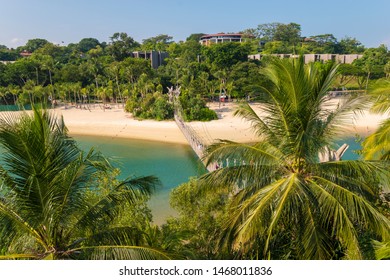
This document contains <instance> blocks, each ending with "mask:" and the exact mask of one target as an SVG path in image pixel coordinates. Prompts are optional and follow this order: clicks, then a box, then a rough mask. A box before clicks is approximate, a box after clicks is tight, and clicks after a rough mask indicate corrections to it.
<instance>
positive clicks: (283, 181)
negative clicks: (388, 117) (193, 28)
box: [199, 59, 390, 259]
mask: <svg viewBox="0 0 390 280" xmlns="http://www.w3.org/2000/svg"><path fill="white" fill-rule="evenodd" d="M263 73H264V75H265V77H267V79H268V80H269V82H268V83H266V84H264V86H263V92H264V93H265V95H264V96H263V97H262V100H260V101H261V102H262V106H263V110H264V111H266V112H268V114H267V115H263V116H258V115H257V114H256V113H255V112H254V111H253V109H252V108H251V107H250V106H249V105H248V104H244V105H242V107H241V108H240V109H239V110H238V111H237V112H236V114H237V115H239V116H241V117H243V118H245V119H247V120H248V121H250V122H251V123H252V127H253V130H254V131H255V133H256V134H257V135H258V136H259V141H258V142H256V143H254V144H242V143H235V142H231V141H220V142H219V143H215V144H213V145H211V146H210V147H209V148H208V154H207V157H206V159H207V162H206V164H214V163H215V162H220V161H222V162H226V160H227V159H229V162H232V159H235V160H236V164H230V165H229V166H226V167H223V168H220V169H218V170H216V171H214V172H211V173H209V174H206V175H204V176H203V177H202V178H201V179H200V183H199V184H200V185H199V191H200V192H205V193H210V194H211V193H216V192H218V191H221V190H229V191H230V193H231V197H232V201H231V203H229V217H228V218H227V219H226V221H225V222H224V225H225V229H224V231H223V235H222V237H223V239H222V241H223V245H224V246H225V247H224V248H226V250H228V251H233V252H235V254H237V255H239V256H241V257H245V258H250V257H251V258H266V259H269V258H271V259H281V258H289V259H360V258H364V257H365V256H369V255H370V254H369V253H367V254H366V251H367V252H368V251H370V250H369V249H368V248H366V247H365V244H366V239H365V238H364V236H362V234H361V233H363V232H369V233H370V234H369V236H370V237H371V238H375V239H378V240H381V241H383V240H388V238H389V237H390V236H389V232H390V231H389V230H390V221H389V219H388V218H387V217H386V216H385V215H384V214H383V213H382V212H381V211H380V210H379V209H378V208H377V206H376V204H377V202H378V200H379V191H380V188H381V184H383V183H385V181H383V180H382V178H386V168H387V165H386V163H385V162H378V161H372V162H365V161H350V160H342V161H326V160H325V161H324V160H322V161H321V162H319V155H321V154H323V153H324V152H326V147H332V146H333V143H334V141H335V139H336V138H337V135H339V133H341V132H342V129H343V121H344V120H346V119H349V118H350V117H351V114H352V113H353V112H354V111H357V110H362V109H363V108H364V105H365V103H367V98H366V97H364V96H351V97H350V98H349V99H347V100H344V101H343V102H341V103H340V104H339V105H338V107H337V108H336V109H335V110H333V111H331V112H330V111H328V110H324V109H323V108H328V106H329V105H327V104H329V102H332V101H330V100H329V99H328V98H326V97H327V91H328V89H329V87H330V86H331V85H332V82H333V80H334V79H335V77H336V73H337V66H334V65H331V64H330V65H324V66H321V68H318V66H316V65H315V64H311V65H306V66H305V65H304V63H303V60H302V59H300V60H280V59H272V60H270V61H269V62H268V64H267V67H266V68H265V69H264V72H263ZM356 178H358V179H356ZM202 198H203V197H202V196H200V197H199V199H200V200H201V199H202ZM366 249H367V250H366Z"/></svg>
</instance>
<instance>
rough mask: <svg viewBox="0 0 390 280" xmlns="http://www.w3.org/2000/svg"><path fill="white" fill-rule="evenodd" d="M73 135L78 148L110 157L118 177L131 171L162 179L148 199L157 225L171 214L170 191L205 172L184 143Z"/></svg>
mask: <svg viewBox="0 0 390 280" xmlns="http://www.w3.org/2000/svg"><path fill="white" fill-rule="evenodd" d="M74 138H75V139H76V140H77V142H78V143H79V146H80V148H82V149H85V150H88V149H89V148H91V147H95V148H96V149H97V150H99V151H100V152H102V153H103V154H104V155H105V156H108V157H110V158H112V159H113V160H114V165H115V166H117V167H119V168H120V169H121V171H122V172H121V175H120V178H121V179H125V178H126V177H128V176H129V175H133V174H134V175H138V176H145V175H155V176H157V177H158V178H159V179H160V180H161V181H162V185H163V186H162V188H159V189H158V190H157V191H156V193H155V194H154V195H153V196H152V198H151V200H150V202H149V206H150V208H151V209H152V213H153V220H154V222H155V223H157V224H161V223H162V222H164V220H165V218H166V217H168V216H170V215H174V214H175V213H174V211H173V210H172V209H171V208H170V206H169V193H170V191H171V190H172V189H173V188H175V187H177V186H178V185H180V184H182V183H184V182H187V181H188V179H189V178H190V177H193V176H198V175H201V174H203V173H204V172H205V169H204V167H203V166H202V164H201V162H200V161H199V160H198V159H197V157H196V155H195V153H194V152H193V151H192V150H191V148H190V146H187V145H180V144H167V143H160V142H152V141H140V140H132V139H120V138H110V137H95V136H74Z"/></svg>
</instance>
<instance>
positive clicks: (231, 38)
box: [199, 33, 244, 46]
mask: <svg viewBox="0 0 390 280" xmlns="http://www.w3.org/2000/svg"><path fill="white" fill-rule="evenodd" d="M242 41H244V38H243V34H241V33H227V34H226V33H217V34H207V35H204V36H202V37H200V41H199V43H201V44H202V45H204V46H210V45H211V44H219V43H225V42H242Z"/></svg>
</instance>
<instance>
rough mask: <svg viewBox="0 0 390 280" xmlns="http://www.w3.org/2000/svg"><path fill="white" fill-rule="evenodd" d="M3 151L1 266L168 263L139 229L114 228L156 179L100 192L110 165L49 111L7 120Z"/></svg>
mask: <svg viewBox="0 0 390 280" xmlns="http://www.w3.org/2000/svg"><path fill="white" fill-rule="evenodd" d="M0 145H1V147H2V149H3V153H2V160H1V162H2V166H1V167H0V179H1V186H2V187H1V196H0V224H1V228H0V254H1V256H0V259H21V258H22V259H69V258H70V259H80V258H81V259H84V258H92V259H131V258H137V259H138V258H166V257H167V256H166V255H165V254H164V253H162V252H159V251H157V250H154V249H152V248H149V247H144V246H140V245H142V244H146V243H143V242H144V241H143V233H142V232H141V231H140V229H138V228H137V227H134V226H126V225H120V224H119V223H114V222H113V221H115V218H116V217H120V216H121V215H123V214H124V213H126V205H129V204H131V203H135V202H137V201H138V200H139V199H143V198H144V197H145V196H148V195H149V194H150V192H151V190H152V188H153V187H154V186H155V185H156V184H158V180H157V179H156V178H155V177H153V176H148V177H134V178H129V179H127V180H125V181H123V182H119V183H118V184H116V185H112V186H111V187H110V188H109V189H106V190H102V189H101V187H100V182H99V177H98V176H99V175H100V174H105V173H107V172H109V171H110V170H111V166H110V164H109V162H108V161H107V159H105V158H104V157H103V156H102V155H101V154H99V153H97V152H95V151H94V150H93V149H91V150H90V151H89V152H87V153H84V152H82V151H81V150H80V149H79V148H78V146H77V143H76V142H75V141H74V140H73V139H71V138H70V137H68V135H67V129H66V127H65V125H64V123H63V120H62V119H57V118H56V117H55V116H54V115H52V114H50V113H49V112H47V111H44V110H37V109H34V110H33V114H32V115H31V114H28V113H22V114H20V115H18V114H9V115H7V116H5V117H3V118H2V119H1V120H0Z"/></svg>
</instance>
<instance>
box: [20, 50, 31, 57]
mask: <svg viewBox="0 0 390 280" xmlns="http://www.w3.org/2000/svg"><path fill="white" fill-rule="evenodd" d="M20 55H21V56H22V57H29V56H31V55H32V53H31V52H29V51H26V50H24V51H22V52H21V53H20Z"/></svg>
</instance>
